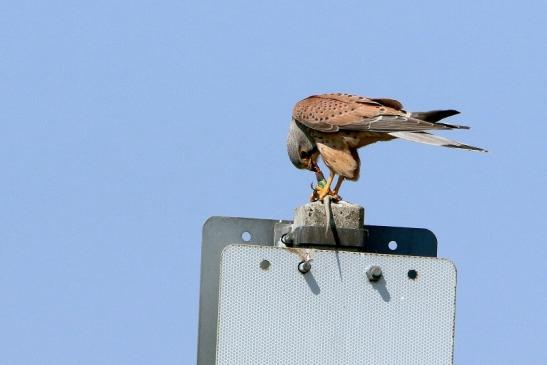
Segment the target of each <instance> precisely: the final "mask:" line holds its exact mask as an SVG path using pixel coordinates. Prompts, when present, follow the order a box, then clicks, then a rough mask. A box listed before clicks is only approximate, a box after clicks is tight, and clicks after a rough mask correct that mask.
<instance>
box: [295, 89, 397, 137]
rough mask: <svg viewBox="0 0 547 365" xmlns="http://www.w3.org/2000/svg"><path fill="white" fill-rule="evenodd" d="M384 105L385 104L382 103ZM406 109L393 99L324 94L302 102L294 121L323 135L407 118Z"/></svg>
mask: <svg viewBox="0 0 547 365" xmlns="http://www.w3.org/2000/svg"><path fill="white" fill-rule="evenodd" d="M382 102H383V103H382ZM404 114H405V111H404V110H402V105H401V103H399V102H398V101H396V100H392V99H370V98H366V97H364V96H357V95H351V94H342V93H337V94H322V95H314V96H310V97H308V98H306V99H304V100H302V101H300V102H298V103H297V104H296V105H295V107H294V109H293V118H294V119H296V120H297V121H299V122H302V123H304V124H306V125H307V124H313V128H315V129H318V130H322V131H333V130H338V128H337V127H342V126H347V125H351V124H354V123H358V122H361V121H362V120H364V119H367V118H374V117H377V116H379V115H404Z"/></svg>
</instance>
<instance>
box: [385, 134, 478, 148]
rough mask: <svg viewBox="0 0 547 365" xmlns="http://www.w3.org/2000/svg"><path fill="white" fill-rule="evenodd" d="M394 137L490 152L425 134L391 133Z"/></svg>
mask: <svg viewBox="0 0 547 365" xmlns="http://www.w3.org/2000/svg"><path fill="white" fill-rule="evenodd" d="M389 134H390V135H392V136H393V137H397V138H401V139H405V140H407V141H412V142H418V143H425V144H430V145H434V146H442V147H449V148H461V149H464V150H468V151H477V152H488V151H487V150H485V149H482V148H480V147H475V146H470V145H467V144H463V143H460V142H457V141H453V140H450V139H448V138H444V137H441V136H435V135H433V134H429V133H425V132H390V133H389Z"/></svg>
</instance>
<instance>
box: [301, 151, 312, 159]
mask: <svg viewBox="0 0 547 365" xmlns="http://www.w3.org/2000/svg"><path fill="white" fill-rule="evenodd" d="M308 157H310V155H309V153H307V152H306V151H300V158H302V159H304V158H308Z"/></svg>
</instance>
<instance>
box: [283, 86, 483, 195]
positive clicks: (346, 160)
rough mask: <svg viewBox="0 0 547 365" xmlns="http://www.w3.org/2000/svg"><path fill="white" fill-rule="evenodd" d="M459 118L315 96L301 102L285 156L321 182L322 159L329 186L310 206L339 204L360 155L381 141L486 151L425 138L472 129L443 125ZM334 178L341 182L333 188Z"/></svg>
mask: <svg viewBox="0 0 547 365" xmlns="http://www.w3.org/2000/svg"><path fill="white" fill-rule="evenodd" d="M455 114H459V112H458V111H456V110H433V111H429V112H414V113H411V112H407V111H405V110H404V109H403V105H402V104H401V103H400V102H398V101H397V100H393V99H387V98H367V97H364V96H357V95H350V94H342V93H337V94H322V95H313V96H310V97H308V98H306V99H304V100H301V101H299V102H298V103H297V104H296V105H295V107H294V109H293V113H292V121H291V124H290V127H289V136H288V141H287V150H288V153H289V158H290V160H291V162H292V163H293V164H294V166H296V167H297V168H299V169H308V170H310V171H314V172H315V173H316V175H317V179H318V181H320V180H321V179H322V176H323V175H322V172H321V170H320V169H319V167H318V165H317V159H318V158H319V156H321V157H322V159H323V161H324V162H325V165H326V166H327V167H328V168H329V170H330V176H329V178H328V179H327V181H326V183H323V184H319V185H318V186H317V187H316V188H315V189H314V194H313V195H312V198H311V200H312V201H314V200H323V198H325V197H326V196H328V195H330V196H332V197H333V198H334V199H340V197H339V196H338V192H339V191H340V186H341V184H342V182H343V181H344V179H348V180H353V181H355V180H357V179H358V178H359V169H360V160H359V155H358V154H357V149H358V148H360V147H363V146H366V145H369V144H371V143H375V142H379V141H390V140H392V139H396V138H401V139H406V140H409V141H413V142H419V143H425V144H431V145H437V146H444V147H450V148H461V149H465V150H470V151H481V152H486V150H484V149H482V148H479V147H474V146H470V145H466V144H463V143H460V142H456V141H452V140H449V139H447V138H444V137H440V136H436V135H432V134H429V133H427V131H430V130H436V129H469V127H466V126H461V125H453V124H446V123H441V122H439V121H440V120H441V119H444V118H447V117H450V116H452V115H455ZM335 175H338V176H339V177H338V181H337V183H336V186H335V187H334V190H332V191H331V189H330V188H331V185H332V182H333V180H334V177H335Z"/></svg>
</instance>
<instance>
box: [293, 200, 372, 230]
mask: <svg viewBox="0 0 547 365" xmlns="http://www.w3.org/2000/svg"><path fill="white" fill-rule="evenodd" d="M331 210H332V216H333V218H334V220H333V221H334V225H335V226H336V228H349V229H359V228H362V227H363V225H364V224H365V208H363V207H362V206H360V205H356V204H350V203H347V202H345V201H340V202H338V203H331ZM326 222H327V219H326V215H325V205H324V203H322V202H320V201H316V202H313V203H307V204H304V205H302V206H300V207H298V208H296V209H295V212H294V223H293V227H301V226H322V227H324V226H325V225H326Z"/></svg>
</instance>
